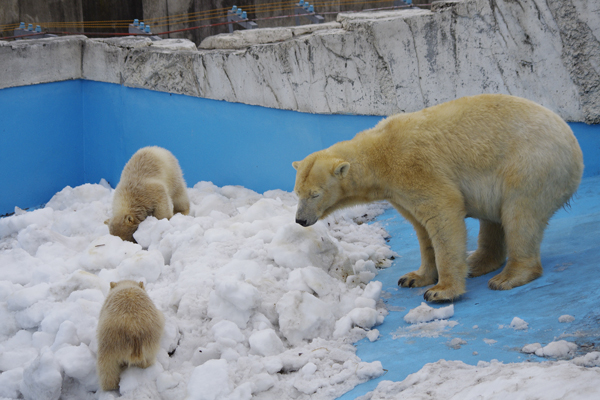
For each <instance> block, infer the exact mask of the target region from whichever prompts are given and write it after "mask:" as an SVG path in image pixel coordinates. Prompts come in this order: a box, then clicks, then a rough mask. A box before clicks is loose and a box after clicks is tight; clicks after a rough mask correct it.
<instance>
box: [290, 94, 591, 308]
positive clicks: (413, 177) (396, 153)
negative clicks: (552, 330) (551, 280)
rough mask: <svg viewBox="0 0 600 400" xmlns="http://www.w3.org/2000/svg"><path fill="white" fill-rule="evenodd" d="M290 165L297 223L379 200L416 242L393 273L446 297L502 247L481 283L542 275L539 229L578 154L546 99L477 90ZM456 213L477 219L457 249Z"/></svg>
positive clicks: (433, 296) (502, 284) (566, 185)
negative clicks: (400, 270) (415, 255)
mask: <svg viewBox="0 0 600 400" xmlns="http://www.w3.org/2000/svg"><path fill="white" fill-rule="evenodd" d="M293 166H294V168H295V169H296V170H297V172H296V185H295V189H294V190H295V192H296V194H297V195H298V198H299V203H298V211H297V214H296V222H297V223H299V224H300V225H302V226H310V225H312V224H314V223H315V222H317V220H318V219H319V218H323V217H326V216H327V215H328V214H330V213H331V212H333V211H335V210H337V209H339V208H342V207H348V206H352V205H356V204H360V203H367V202H372V201H377V200H387V201H389V202H390V203H391V204H392V205H393V206H394V207H395V208H396V209H397V210H398V211H399V212H400V214H402V215H403V216H404V218H406V219H407V220H408V221H410V222H411V223H412V224H413V226H414V228H415V230H416V232H417V237H418V239H419V245H420V250H421V266H420V268H419V269H418V270H416V271H414V272H409V273H407V274H406V275H404V276H403V277H401V278H400V280H399V281H398V284H399V285H401V286H403V287H420V286H427V285H431V284H434V283H436V282H437V284H436V285H435V286H433V287H432V288H430V289H429V290H427V291H426V292H425V295H424V297H425V300H428V301H447V300H452V299H455V298H457V297H458V296H460V295H461V294H463V293H465V278H466V277H467V275H470V276H479V275H483V274H487V273H488V272H491V271H494V270H496V269H498V268H500V267H501V266H502V264H503V263H504V261H505V260H506V256H507V253H508V262H507V263H506V266H505V267H504V269H503V270H502V272H500V273H499V274H498V275H496V276H495V277H493V278H492V279H490V281H489V283H488V284H489V287H490V288H492V289H512V288H513V287H516V286H520V285H524V284H526V283H528V282H530V281H532V280H533V279H535V278H537V277H539V276H540V275H541V274H542V265H541V259H540V244H541V241H542V236H543V233H544V229H545V227H546V224H547V223H548V220H549V219H550V217H551V216H552V215H553V214H554V212H556V210H558V209H559V208H560V207H562V206H563V205H564V204H565V203H566V202H567V201H568V200H569V199H570V198H571V196H572V195H573V193H574V192H575V191H576V190H577V187H578V186H579V182H580V181H581V175H582V173H583V156H582V154H581V149H580V148H579V144H578V143H577V140H576V139H575V136H574V135H573V133H572V131H571V129H570V128H569V126H568V125H567V124H566V123H565V122H564V121H563V120H562V119H561V118H560V117H559V116H557V115H556V114H554V113H553V112H551V111H550V110H548V109H546V108H544V107H542V106H540V105H538V104H535V103H533V102H531V101H529V100H525V99H522V98H518V97H514V96H507V95H500V94H495V95H492V94H487V95H478V96H472V97H463V98H460V99H458V100H454V101H450V102H447V103H444V104H440V105H437V106H434V107H430V108H426V109H424V110H421V111H418V112H414V113H410V114H398V115H394V116H391V117H389V118H386V119H384V120H382V121H381V122H379V123H378V124H377V125H376V126H375V127H374V128H372V129H369V130H366V131H364V132H361V133H359V134H358V135H356V137H355V138H354V139H352V140H349V141H344V142H340V143H337V144H334V145H333V146H331V147H329V148H328V149H325V150H321V151H318V152H316V153H313V154H310V155H309V156H307V157H306V158H305V159H304V160H302V161H296V162H294V163H293ZM465 217H473V218H478V219H479V220H480V231H479V238H478V248H477V250H476V251H475V252H474V253H473V254H471V255H470V256H469V257H468V258H467V256H466V253H467V250H466V237H467V231H466V227H465V221H464V218H465Z"/></svg>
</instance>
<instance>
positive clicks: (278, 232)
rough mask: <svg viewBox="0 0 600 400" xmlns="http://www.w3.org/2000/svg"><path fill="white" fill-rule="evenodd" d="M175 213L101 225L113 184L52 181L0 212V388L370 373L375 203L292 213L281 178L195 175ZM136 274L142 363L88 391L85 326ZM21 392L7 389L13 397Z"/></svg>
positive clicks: (326, 394)
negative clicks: (30, 200) (42, 199)
mask: <svg viewBox="0 0 600 400" xmlns="http://www.w3.org/2000/svg"><path fill="white" fill-rule="evenodd" d="M188 191H189V196H190V199H191V203H192V204H191V211H190V215H188V216H184V215H181V214H177V215H175V216H174V217H173V218H171V220H166V219H164V220H157V219H156V218H153V217H149V218H148V219H146V220H145V221H144V222H143V223H142V224H141V225H140V226H139V229H138V231H137V232H136V233H135V239H136V241H137V242H138V244H134V243H130V242H124V241H122V240H121V239H120V238H118V237H115V236H111V235H109V234H108V228H107V225H106V224H105V223H104V222H105V220H107V219H108V218H109V217H110V213H111V202H112V195H113V190H112V189H110V188H109V187H107V185H106V184H104V185H100V184H98V185H92V184H86V185H82V186H79V187H76V188H71V187H67V188H65V189H64V190H62V191H61V192H59V193H57V194H56V195H55V196H54V197H53V198H52V199H51V200H50V201H49V202H48V203H47V204H46V206H45V207H44V208H41V209H38V210H34V211H31V212H24V211H22V210H18V209H17V210H16V211H17V212H16V213H15V215H13V216H10V217H7V218H3V219H1V220H0V265H1V266H2V268H1V269H0V320H1V321H2V324H0V371H1V372H2V374H0V397H5V398H12V399H16V398H22V397H24V398H26V399H36V400H43V399H58V397H59V396H62V398H63V399H97V398H100V399H110V398H113V397H118V396H119V395H121V396H122V397H121V398H123V399H143V398H147V399H158V398H161V399H174V400H175V399H177V400H181V399H184V398H185V399H250V398H256V399H284V398H297V399H303V398H305V399H308V398H311V399H333V398H336V397H338V396H340V395H342V394H343V393H345V392H346V391H348V390H350V389H351V388H353V387H354V386H355V385H357V384H358V383H361V382H365V381H367V380H370V379H372V378H375V377H378V376H380V375H382V374H383V373H384V371H383V368H382V365H381V363H380V362H378V361H376V362H371V363H367V362H362V361H361V360H360V359H359V358H358V357H357V356H356V354H355V351H356V349H355V347H354V346H353V345H352V343H353V342H355V341H357V340H359V339H362V338H364V337H368V338H369V339H370V340H377V337H378V335H379V333H378V331H377V330H376V329H373V328H374V327H375V326H376V325H378V324H381V323H382V322H383V320H384V317H385V315H387V311H386V310H385V306H384V305H383V303H382V302H381V301H380V299H379V297H380V294H381V283H380V282H377V281H372V278H373V277H374V276H375V275H376V274H377V268H381V267H387V266H389V265H390V264H391V261H390V258H391V257H392V256H393V255H394V253H393V252H392V251H391V250H390V248H389V246H388V245H387V244H386V242H385V238H386V236H387V233H386V231H385V230H384V229H383V228H381V227H380V226H379V225H378V224H366V223H363V222H365V221H366V219H370V218H373V217H374V216H376V215H377V214H379V213H380V212H382V211H383V210H384V209H385V208H386V207H387V206H386V205H385V204H374V205H370V206H365V207H356V208H352V209H349V210H346V211H344V212H341V213H337V214H336V215H335V216H333V217H330V218H328V219H326V220H324V221H320V222H319V223H317V224H316V225H314V226H313V227H310V228H304V227H301V226H300V225H298V224H296V223H295V222H294V215H295V209H296V204H297V199H296V197H295V195H294V194H293V193H289V192H284V191H279V190H276V191H270V192H266V193H265V194H264V195H260V194H258V193H255V192H253V191H251V190H248V189H245V188H242V187H233V186H226V187H217V186H215V185H213V184H212V183H210V182H200V183H198V184H196V185H195V186H194V187H193V188H190V189H188ZM123 279H134V280H138V281H143V282H144V283H145V285H146V289H147V292H148V294H149V296H150V298H151V299H152V300H153V301H154V303H155V304H156V306H157V307H158V308H159V309H160V310H161V311H162V312H163V314H164V316H165V319H166V326H165V332H164V336H163V338H162V342H161V350H160V353H159V354H158V357H157V362H156V364H155V365H154V366H152V367H150V368H147V369H145V370H144V369H139V368H129V369H127V370H125V371H124V372H123V373H122V375H121V383H120V393H119V392H116V391H114V392H106V393H104V392H101V391H100V390H99V387H98V378H97V373H96V350H97V340H96V328H97V323H98V316H99V312H100V308H101V306H102V304H103V302H104V299H105V296H106V294H107V292H108V290H109V284H110V282H111V281H119V280H123ZM21 396H22V397H21Z"/></svg>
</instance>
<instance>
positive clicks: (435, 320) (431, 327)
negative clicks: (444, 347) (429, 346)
mask: <svg viewBox="0 0 600 400" xmlns="http://www.w3.org/2000/svg"><path fill="white" fill-rule="evenodd" d="M453 315H454V305H453V304H450V305H449V306H446V307H440V308H433V307H430V306H429V305H427V304H426V303H421V305H420V306H418V307H415V308H413V309H412V310H410V311H409V312H408V313H407V314H406V315H405V316H404V321H406V322H407V323H409V324H411V325H410V326H407V327H399V328H398V329H397V330H396V331H395V332H394V333H393V334H392V338H394V339H398V338H403V337H438V336H440V335H441V334H443V333H444V332H446V331H448V330H450V329H452V328H453V327H455V326H456V325H458V322H457V321H447V320H446V319H447V318H450V317H452V316H453Z"/></svg>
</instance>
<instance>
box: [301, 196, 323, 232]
mask: <svg viewBox="0 0 600 400" xmlns="http://www.w3.org/2000/svg"><path fill="white" fill-rule="evenodd" d="M312 208H313V207H307V204H306V201H305V200H304V201H303V200H300V202H299V203H298V210H297V211H296V223H297V224H299V225H302V226H304V227H307V226H311V225H314V224H315V223H316V222H317V221H318V220H319V217H317V214H316V213H315V212H314V210H312Z"/></svg>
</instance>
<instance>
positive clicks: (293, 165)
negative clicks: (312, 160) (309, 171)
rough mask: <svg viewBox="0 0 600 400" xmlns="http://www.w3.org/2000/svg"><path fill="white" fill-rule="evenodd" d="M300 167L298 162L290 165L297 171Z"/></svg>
mask: <svg viewBox="0 0 600 400" xmlns="http://www.w3.org/2000/svg"><path fill="white" fill-rule="evenodd" d="M299 166H300V161H294V162H293V163H292V167H294V169H295V170H298V167H299Z"/></svg>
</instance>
